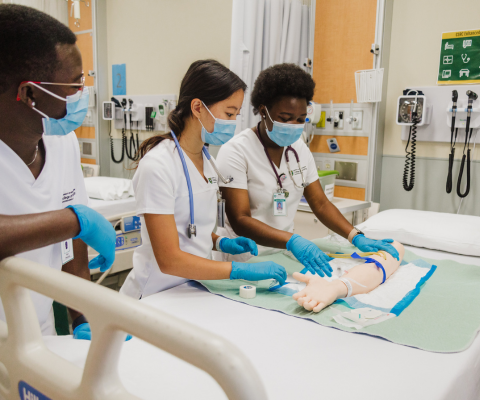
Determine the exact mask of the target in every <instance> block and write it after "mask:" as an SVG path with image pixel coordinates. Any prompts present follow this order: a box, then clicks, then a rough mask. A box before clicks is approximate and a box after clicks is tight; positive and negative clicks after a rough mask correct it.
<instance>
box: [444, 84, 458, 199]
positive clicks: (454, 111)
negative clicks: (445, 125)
mask: <svg viewBox="0 0 480 400" xmlns="http://www.w3.org/2000/svg"><path fill="white" fill-rule="evenodd" d="M457 100H458V92H457V91H456V90H453V91H452V122H451V127H450V154H449V155H448V175H447V186H446V190H447V193H451V191H452V170H453V160H454V157H455V143H456V141H457V134H458V128H455V117H456V115H457ZM454 133H455V137H454V136H453V134H454Z"/></svg>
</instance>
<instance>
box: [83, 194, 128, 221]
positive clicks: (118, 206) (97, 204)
mask: <svg viewBox="0 0 480 400" xmlns="http://www.w3.org/2000/svg"><path fill="white" fill-rule="evenodd" d="M88 206H89V207H90V208H93V209H94V210H95V211H97V212H99V213H100V214H102V215H103V216H104V217H105V218H107V219H109V218H112V217H116V216H119V215H123V214H130V213H134V212H135V197H129V198H127V199H123V200H109V201H108V200H98V199H91V198H89V199H88Z"/></svg>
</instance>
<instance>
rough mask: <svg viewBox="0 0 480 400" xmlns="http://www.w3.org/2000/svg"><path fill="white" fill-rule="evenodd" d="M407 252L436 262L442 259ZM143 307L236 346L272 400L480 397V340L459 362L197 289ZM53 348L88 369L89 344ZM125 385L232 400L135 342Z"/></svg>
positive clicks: (160, 394) (52, 342) (185, 288)
mask: <svg viewBox="0 0 480 400" xmlns="http://www.w3.org/2000/svg"><path fill="white" fill-rule="evenodd" d="M409 249H410V250H412V251H414V252H415V253H417V254H419V255H422V256H424V257H430V258H435V256H436V258H444V254H445V253H444V254H442V253H441V252H437V251H430V250H425V249H417V248H409ZM458 257H461V256H457V255H449V257H448V258H452V259H456V260H457V261H459V259H458ZM468 258H474V257H468ZM476 262H477V263H478V265H480V263H479V262H478V260H476ZM469 263H470V264H472V262H469ZM141 301H142V302H143V303H145V304H148V305H151V306H153V307H155V308H157V309H160V310H163V311H166V312H169V313H171V314H173V315H175V316H177V317H179V318H182V319H186V320H188V321H189V322H191V323H193V324H196V325H198V326H201V327H202V328H204V329H207V330H210V331H212V332H215V333H217V334H219V335H221V336H223V337H225V338H227V339H229V340H230V341H231V342H233V343H235V344H236V345H237V346H238V347H239V348H240V349H241V350H242V351H243V352H244V353H245V354H246V355H247V356H248V357H249V358H250V360H251V361H252V363H253V365H254V366H255V367H256V369H257V371H258V372H259V373H260V376H261V378H262V380H263V382H264V384H265V387H266V389H267V393H268V395H269V398H270V399H273V400H280V399H286V400H287V399H288V400H291V399H317V398H324V399H348V398H355V399H382V400H384V399H389V400H392V399H402V400H403V399H407V398H408V399H429V400H433V399H453V398H455V399H463V400H465V399H474V398H475V399H476V398H478V396H479V394H480V363H478V359H479V357H480V339H479V338H478V337H477V338H476V339H475V341H474V342H473V344H472V345H471V346H470V348H469V349H467V350H466V351H463V352H461V353H455V354H438V353H430V352H426V351H422V350H418V349H413V348H410V347H406V346H401V345H397V344H394V343H390V342H388V341H386V340H382V339H378V338H374V337H371V336H368V335H362V334H352V333H347V332H343V331H339V330H337V329H333V328H327V327H323V326H321V325H318V324H315V323H313V322H310V321H307V320H303V319H300V318H292V317H290V316H287V315H284V314H282V313H279V312H272V311H267V310H264V309H260V308H255V307H251V306H248V305H245V304H242V303H238V302H235V301H231V300H228V299H225V298H223V297H221V296H216V295H213V294H211V293H209V292H207V291H206V290H205V289H203V288H202V287H201V286H200V285H199V284H198V283H194V282H190V283H186V284H183V285H181V286H178V287H175V288H172V289H170V290H167V291H165V292H162V293H157V294H155V295H152V296H150V297H147V298H145V299H142V300H141ZM46 343H47V346H48V347H49V348H50V349H51V350H53V351H54V352H56V353H57V354H60V355H62V356H63V357H65V358H67V359H69V360H71V361H73V362H75V363H76V364H77V365H79V366H82V365H83V364H84V362H85V357H86V351H87V349H88V346H89V344H88V342H83V341H73V340H70V339H69V338H66V337H62V338H55V337H49V338H46ZM120 375H121V379H122V381H123V382H124V384H125V386H126V387H127V389H129V390H130V391H131V392H132V393H133V394H135V395H137V396H139V397H141V398H144V399H158V398H168V399H187V398H196V399H209V400H214V399H225V396H224V395H223V394H222V392H221V390H220V389H219V387H218V385H217V384H216V383H215V382H214V381H213V380H212V379H211V378H210V377H209V376H207V375H206V374H205V373H203V372H201V371H199V370H197V369H196V368H194V367H192V366H190V365H187V364H185V363H184V362H182V361H180V360H177V359H175V358H173V357H172V356H170V355H169V354H167V353H164V352H163V351H160V350H158V349H155V348H152V347H151V346H150V345H148V344H146V343H144V342H142V341H140V340H137V339H135V338H134V339H132V340H131V341H130V342H127V343H125V346H124V348H123V351H122V356H121V365H120Z"/></svg>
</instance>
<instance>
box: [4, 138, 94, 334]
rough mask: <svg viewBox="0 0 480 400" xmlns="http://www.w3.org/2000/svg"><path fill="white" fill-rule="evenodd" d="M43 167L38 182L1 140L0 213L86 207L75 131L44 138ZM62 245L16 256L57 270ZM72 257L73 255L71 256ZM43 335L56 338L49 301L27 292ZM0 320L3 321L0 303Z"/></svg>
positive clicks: (86, 199)
mask: <svg viewBox="0 0 480 400" xmlns="http://www.w3.org/2000/svg"><path fill="white" fill-rule="evenodd" d="M43 143H44V145H45V152H46V154H45V165H44V167H43V170H42V172H41V173H40V175H39V176H38V178H37V179H35V178H34V176H33V175H32V173H31V172H30V169H29V168H28V167H27V165H26V164H25V163H24V162H23V161H22V160H21V159H20V157H18V156H17V154H16V153H15V152H14V151H13V150H12V149H11V148H10V147H8V146H7V145H6V144H5V143H4V142H3V141H1V140H0V170H1V171H2V173H1V174H0V187H2V195H1V196H0V213H1V214H6V215H20V214H34V213H42V212H47V211H55V210H61V209H63V208H65V207H67V206H69V205H74V204H84V205H87V203H88V197H87V192H86V190H85V183H84V178H83V174H82V167H81V165H80V151H79V147H78V141H77V137H76V136H75V133H74V132H71V133H69V134H68V135H66V136H43ZM60 246H61V244H60V243H57V244H53V245H50V246H46V247H42V248H40V249H37V250H31V251H27V252H25V253H21V254H18V255H17V257H21V258H26V259H27V260H31V261H35V262H37V263H39V264H43V265H46V266H49V267H51V268H53V269H56V270H58V271H60V270H61V269H62V259H61V254H60V252H61V249H60ZM74 256H75V255H74ZM30 294H31V297H32V300H33V304H34V306H35V310H36V312H37V316H38V320H39V322H40V326H41V328H42V333H43V334H44V335H55V326H54V324H52V321H51V316H52V303H53V301H52V299H49V298H47V297H45V296H42V295H40V294H38V293H35V292H30ZM0 319H2V320H5V313H4V310H3V306H2V305H1V303H0Z"/></svg>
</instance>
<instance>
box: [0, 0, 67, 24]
mask: <svg viewBox="0 0 480 400" xmlns="http://www.w3.org/2000/svg"><path fill="white" fill-rule="evenodd" d="M3 4H20V5H22V6H28V7H33V8H36V9H37V10H40V11H43V12H44V13H46V14H49V15H51V16H52V17H54V18H56V19H58V20H59V21H60V22H62V23H64V24H65V25H67V26H68V5H69V4H71V3H69V2H67V1H66V0H3Z"/></svg>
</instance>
